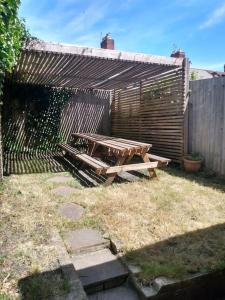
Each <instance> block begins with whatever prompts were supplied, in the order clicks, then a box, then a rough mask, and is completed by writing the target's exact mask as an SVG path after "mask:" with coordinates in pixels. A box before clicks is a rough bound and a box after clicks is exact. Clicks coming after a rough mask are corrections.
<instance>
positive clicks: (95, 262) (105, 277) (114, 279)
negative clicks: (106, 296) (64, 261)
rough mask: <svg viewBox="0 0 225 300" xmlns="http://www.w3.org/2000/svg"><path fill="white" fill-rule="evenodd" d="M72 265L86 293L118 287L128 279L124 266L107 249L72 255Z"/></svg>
mask: <svg viewBox="0 0 225 300" xmlns="http://www.w3.org/2000/svg"><path fill="white" fill-rule="evenodd" d="M72 263H73V265H74V267H75V269H76V271H77V273H78V276H79V278H80V280H81V282H82V284H83V287H84V290H85V291H86V292H87V293H93V292H97V291H99V290H103V289H109V288H112V287H115V286H119V285H121V284H122V283H124V282H125V280H126V279H127V277H128V271H127V270H126V268H125V267H124V265H122V263H121V262H120V261H119V260H118V258H117V257H116V256H115V255H113V254H112V253H111V252H110V250H109V249H103V250H98V251H96V252H92V253H86V254H85V255H80V256H75V255H73V256H72ZM116 299H117V298H116Z"/></svg>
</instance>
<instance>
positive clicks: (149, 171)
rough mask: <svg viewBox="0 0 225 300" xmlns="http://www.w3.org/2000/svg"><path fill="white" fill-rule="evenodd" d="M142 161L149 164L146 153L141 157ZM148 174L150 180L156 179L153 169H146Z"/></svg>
mask: <svg viewBox="0 0 225 300" xmlns="http://www.w3.org/2000/svg"><path fill="white" fill-rule="evenodd" d="M142 159H143V161H144V162H150V159H149V157H148V154H147V153H145V154H144V155H142ZM148 173H149V177H150V178H154V177H155V178H157V175H156V172H155V169H148Z"/></svg>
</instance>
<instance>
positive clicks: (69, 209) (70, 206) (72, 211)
mask: <svg viewBox="0 0 225 300" xmlns="http://www.w3.org/2000/svg"><path fill="white" fill-rule="evenodd" d="M83 213H84V208H83V207H82V206H81V205H78V204H76V203H64V204H63V205H62V206H61V207H60V208H59V214H60V215H61V216H62V217H64V218H68V219H70V220H79V219H80V218H81V216H82V215H83Z"/></svg>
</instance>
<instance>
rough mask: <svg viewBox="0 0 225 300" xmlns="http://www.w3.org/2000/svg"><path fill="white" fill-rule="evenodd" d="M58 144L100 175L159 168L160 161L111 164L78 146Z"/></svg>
mask: <svg viewBox="0 0 225 300" xmlns="http://www.w3.org/2000/svg"><path fill="white" fill-rule="evenodd" d="M58 146H59V147H60V148H61V149H62V150H63V151H65V152H67V153H68V154H70V155H71V156H73V157H75V158H77V159H78V160H80V161H82V162H84V163H86V164H87V165H89V166H90V167H92V168H93V169H94V170H95V172H96V173H97V174H98V175H101V174H103V175H104V174H105V175H110V174H115V173H117V174H118V173H120V172H125V171H137V170H143V169H154V168H157V166H158V162H144V163H138V164H127V165H120V166H110V165H108V164H106V163H104V162H102V161H100V160H98V159H96V158H94V157H92V156H90V155H88V154H86V153H81V152H80V151H79V150H77V149H76V148H74V147H72V146H70V145H68V144H58Z"/></svg>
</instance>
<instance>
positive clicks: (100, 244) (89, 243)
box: [65, 229, 109, 254]
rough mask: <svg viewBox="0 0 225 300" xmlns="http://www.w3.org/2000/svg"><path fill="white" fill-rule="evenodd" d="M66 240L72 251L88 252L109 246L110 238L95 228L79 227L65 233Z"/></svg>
mask: <svg viewBox="0 0 225 300" xmlns="http://www.w3.org/2000/svg"><path fill="white" fill-rule="evenodd" d="M65 242H66V243H67V245H68V247H69V248H70V251H71V253H74V254H79V253H87V252H90V251H97V250H99V249H104V248H107V247H109V240H107V239H104V238H103V237H102V235H101V233H100V232H99V231H97V230H94V229H78V230H75V231H70V232H68V233H67V234H65Z"/></svg>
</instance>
